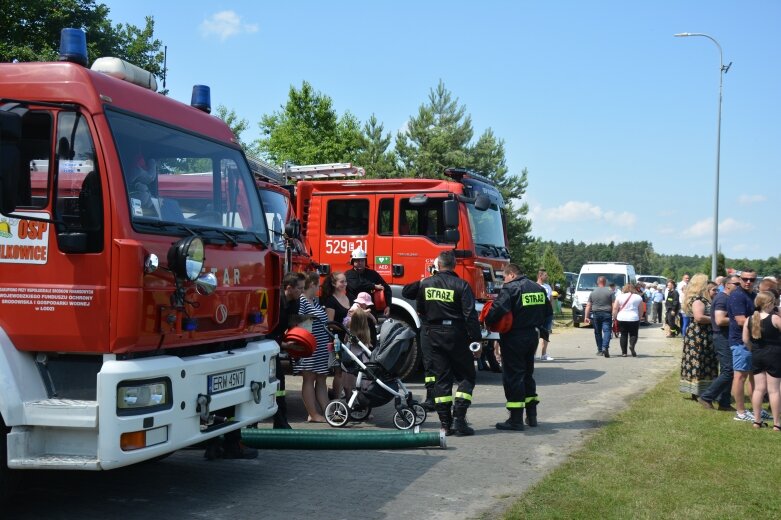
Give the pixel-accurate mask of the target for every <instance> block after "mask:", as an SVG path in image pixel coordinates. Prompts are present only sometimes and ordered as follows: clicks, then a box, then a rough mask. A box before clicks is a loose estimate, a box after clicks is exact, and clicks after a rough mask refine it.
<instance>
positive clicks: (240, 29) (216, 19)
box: [200, 11, 258, 41]
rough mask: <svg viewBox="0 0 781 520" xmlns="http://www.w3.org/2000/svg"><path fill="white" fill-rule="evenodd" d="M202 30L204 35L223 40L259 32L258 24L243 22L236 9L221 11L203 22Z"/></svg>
mask: <svg viewBox="0 0 781 520" xmlns="http://www.w3.org/2000/svg"><path fill="white" fill-rule="evenodd" d="M200 30H201V35H202V36H204V37H209V36H212V35H214V36H217V38H219V39H220V40H221V41H225V40H227V39H228V38H230V37H231V36H236V35H237V34H241V33H255V32H258V26H257V25H256V24H249V23H243V22H242V21H241V17H240V16H239V15H238V14H236V12H235V11H220V12H218V13H214V14H213V15H211V16H210V17H208V18H207V19H205V20H204V21H203V22H201V26H200Z"/></svg>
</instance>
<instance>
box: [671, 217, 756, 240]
mask: <svg viewBox="0 0 781 520" xmlns="http://www.w3.org/2000/svg"><path fill="white" fill-rule="evenodd" d="M752 228H753V226H752V225H751V224H747V223H745V222H740V221H738V220H735V219H734V218H726V219H724V220H722V221H721V223H720V224H719V234H721V233H734V232H736V231H746V230H748V229H752ZM712 233H713V218H706V219H704V220H700V221H698V222H695V223H694V224H692V225H691V226H689V227H688V228H687V229H684V230H683V231H682V232H681V236H682V237H684V238H696V237H704V236H708V235H710V234H712Z"/></svg>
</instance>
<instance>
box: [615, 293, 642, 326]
mask: <svg viewBox="0 0 781 520" xmlns="http://www.w3.org/2000/svg"><path fill="white" fill-rule="evenodd" d="M627 300H629V303H626V301H627ZM624 303H626V305H624ZM641 303H643V299H642V298H641V297H640V295H639V294H634V293H621V294H619V295H618V296H617V297H616V305H618V308H619V309H621V310H620V311H618V316H616V319H618V321H640V304H641ZM622 307H623V308H622Z"/></svg>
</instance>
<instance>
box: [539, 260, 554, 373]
mask: <svg viewBox="0 0 781 520" xmlns="http://www.w3.org/2000/svg"><path fill="white" fill-rule="evenodd" d="M537 285H539V286H540V287H542V288H543V289H545V294H546V295H547V297H548V302H550V301H551V296H552V293H553V290H552V289H551V286H550V284H549V283H548V271H546V270H545V269H543V268H542V267H541V268H540V269H539V270H538V271H537ZM542 328H543V329H544V330H546V331H548V333H547V334H540V344H541V345H542V351H540V358H539V359H540V361H553V360H554V358H552V357H550V356H549V355H548V338H549V337H550V333H551V332H552V331H553V313H550V314H549V315H548V317H547V318H546V319H545V324H544V325H543V326H542Z"/></svg>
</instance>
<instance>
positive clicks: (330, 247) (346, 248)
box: [325, 239, 368, 255]
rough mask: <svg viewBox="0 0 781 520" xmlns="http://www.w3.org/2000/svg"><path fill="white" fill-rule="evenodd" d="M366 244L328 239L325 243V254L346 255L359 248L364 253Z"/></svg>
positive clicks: (362, 241) (356, 241)
mask: <svg viewBox="0 0 781 520" xmlns="http://www.w3.org/2000/svg"><path fill="white" fill-rule="evenodd" d="M367 242H368V241H367V240H345V239H342V240H339V239H329V240H326V241H325V252H326V254H329V255H339V254H348V253H352V252H353V250H355V249H358V248H359V247H360V248H361V249H363V250H364V251H366V250H367V249H368V248H367Z"/></svg>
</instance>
